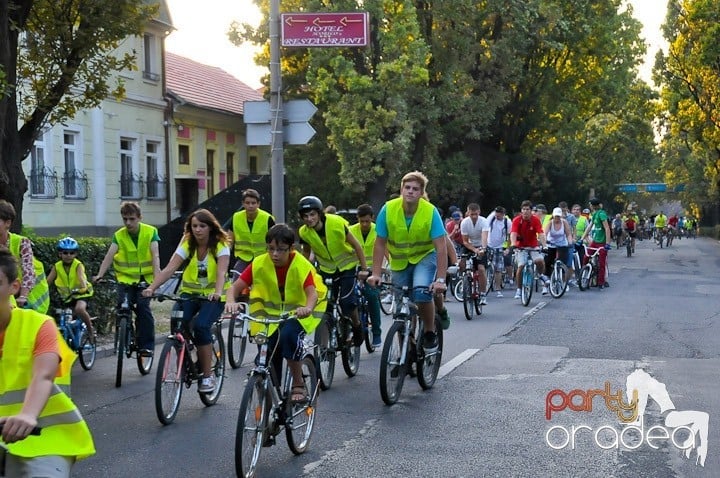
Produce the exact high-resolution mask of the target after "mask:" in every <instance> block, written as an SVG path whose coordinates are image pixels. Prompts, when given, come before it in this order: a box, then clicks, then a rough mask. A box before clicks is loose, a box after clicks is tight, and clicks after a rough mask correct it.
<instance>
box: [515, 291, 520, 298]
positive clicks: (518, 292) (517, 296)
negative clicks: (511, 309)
mask: <svg viewBox="0 0 720 478" xmlns="http://www.w3.org/2000/svg"><path fill="white" fill-rule="evenodd" d="M515 298H516V299H520V298H522V295H521V294H520V289H516V290H515Z"/></svg>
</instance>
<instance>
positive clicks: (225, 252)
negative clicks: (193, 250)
mask: <svg viewBox="0 0 720 478" xmlns="http://www.w3.org/2000/svg"><path fill="white" fill-rule="evenodd" d="M175 254H177V255H178V256H180V257H182V259H183V260H185V259H187V252H186V251H185V249H184V248H183V247H182V242H181V243H180V246H178V248H177V249H175ZM208 254H210V251H208V253H207V254H205V259H203V260H200V259H198V275H199V277H198V282H200V285H201V286H203V287H206V286H207V285H208V278H207V264H208V257H209V256H208ZM229 255H230V248H229V247H228V246H223V248H222V249H220V252H218V255H217V256H218V257H221V256H229ZM215 260H216V261H217V258H216V259H215ZM202 271H205V275H203V274H202Z"/></svg>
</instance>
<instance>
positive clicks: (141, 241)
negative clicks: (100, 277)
mask: <svg viewBox="0 0 720 478" xmlns="http://www.w3.org/2000/svg"><path fill="white" fill-rule="evenodd" d="M156 234H157V229H155V228H154V227H153V226H150V225H148V224H143V223H140V231H139V232H138V239H137V245H135V243H134V242H133V240H132V239H131V238H130V233H129V232H128V230H127V228H126V227H123V228H121V229H118V230H117V232H115V236H116V238H117V241H118V251H117V254H115V257H114V258H113V268H114V269H115V276H116V277H117V280H118V282H120V283H121V284H131V285H135V284H137V283H138V282H140V279H141V278H144V279H145V280H146V281H147V282H152V280H153V265H152V253H151V252H150V242H151V241H152V238H153V237H155V235H156Z"/></svg>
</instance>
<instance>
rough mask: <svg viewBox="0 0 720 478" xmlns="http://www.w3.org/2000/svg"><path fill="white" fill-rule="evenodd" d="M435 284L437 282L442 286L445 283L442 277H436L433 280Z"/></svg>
mask: <svg viewBox="0 0 720 478" xmlns="http://www.w3.org/2000/svg"><path fill="white" fill-rule="evenodd" d="M435 282H439V283H441V284H444V283H445V278H444V277H438V278H437V279H435Z"/></svg>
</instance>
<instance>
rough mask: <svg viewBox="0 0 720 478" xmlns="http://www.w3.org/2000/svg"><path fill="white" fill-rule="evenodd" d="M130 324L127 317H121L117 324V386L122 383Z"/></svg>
mask: <svg viewBox="0 0 720 478" xmlns="http://www.w3.org/2000/svg"><path fill="white" fill-rule="evenodd" d="M127 328H128V324H127V318H126V317H121V318H120V319H119V322H118V325H117V338H118V346H117V368H116V369H115V386H116V387H120V386H121V385H122V371H123V359H124V358H125V352H126V350H127V346H128V344H127V337H128V330H127Z"/></svg>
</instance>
